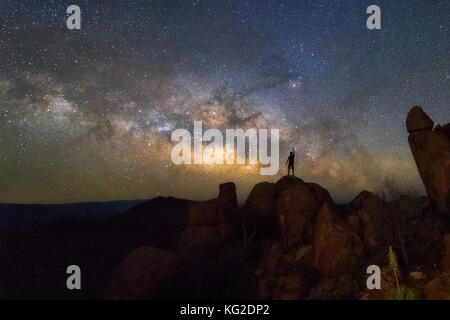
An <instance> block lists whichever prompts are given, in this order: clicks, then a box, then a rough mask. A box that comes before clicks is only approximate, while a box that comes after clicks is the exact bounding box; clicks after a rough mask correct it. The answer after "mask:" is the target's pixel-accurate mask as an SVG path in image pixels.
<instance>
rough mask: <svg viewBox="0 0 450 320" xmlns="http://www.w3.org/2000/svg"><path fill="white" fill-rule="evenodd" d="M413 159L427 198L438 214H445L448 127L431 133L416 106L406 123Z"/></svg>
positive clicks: (449, 154)
mask: <svg viewBox="0 0 450 320" xmlns="http://www.w3.org/2000/svg"><path fill="white" fill-rule="evenodd" d="M406 126H407V129H408V132H409V133H410V134H409V137H408V142H409V145H410V147H411V151H412V154H413V156H414V160H415V162H416V165H417V168H418V170H419V174H420V177H421V178H422V182H423V184H424V186H425V189H426V191H427V194H428V196H429V197H430V199H431V200H432V202H433V204H434V205H435V206H436V207H437V209H438V211H441V212H448V199H449V197H450V195H449V190H450V140H449V137H448V132H447V130H448V125H445V126H442V127H441V126H439V128H437V129H435V130H432V128H433V122H432V121H431V119H429V117H428V116H427V115H426V114H425V113H424V112H423V110H422V109H421V108H419V107H414V108H412V109H411V111H410V112H409V114H408V119H407V120H406Z"/></svg>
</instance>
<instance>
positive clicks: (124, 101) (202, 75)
mask: <svg viewBox="0 0 450 320" xmlns="http://www.w3.org/2000/svg"><path fill="white" fill-rule="evenodd" d="M71 4H76V5H79V6H80V8H81V17H82V21H81V30H73V31H70V30H68V29H67V27H66V18H67V14H66V8H67V7H68V6H69V5H71ZM372 4H376V5H379V6H380V7H381V16H382V22H381V27H382V28H381V30H368V29H367V28H366V19H367V17H368V15H367V14H366V8H367V7H368V6H369V5H372ZM0 48H1V49H0V202H24V203H62V202H78V201H102V200H117V199H146V198H152V197H155V196H158V195H164V196H169V195H171V196H176V197H184V198H190V199H207V198H212V197H215V196H216V194H217V192H218V184H219V183H222V182H227V181H233V182H235V183H236V185H237V190H238V195H239V198H240V199H241V200H242V199H245V197H246V196H247V194H248V192H249V190H250V189H251V187H252V186H253V185H254V184H255V183H257V182H260V181H276V180H277V179H278V178H280V177H281V176H282V175H284V174H286V172H287V170H286V168H285V167H284V162H285V160H286V158H287V156H288V153H289V149H290V148H292V147H293V146H295V148H296V150H297V156H296V173H297V175H298V176H300V177H301V178H303V179H304V180H307V181H311V182H317V183H319V184H321V185H322V186H324V187H325V188H327V189H328V190H329V191H330V192H331V194H332V195H333V196H334V198H335V199H336V200H337V201H347V200H350V199H351V198H352V197H353V196H355V195H356V194H357V193H359V191H361V190H362V189H368V190H372V191H375V190H376V189H377V188H378V186H379V185H380V182H381V181H382V179H383V178H384V177H394V178H395V179H396V180H397V182H398V183H399V185H400V186H401V187H408V188H409V187H413V188H417V189H419V190H423V187H422V183H421V181H420V178H419V175H418V172H417V169H416V166H415V163H414V160H413V158H412V155H411V151H410V149H409V146H408V142H407V132H406V128H405V124H404V122H405V119H406V115H407V113H408V111H409V110H410V108H411V107H412V106H414V105H421V106H422V107H423V108H424V110H425V111H426V112H427V113H428V114H429V115H430V117H431V118H432V119H433V120H434V121H435V123H447V122H450V112H449V110H450V107H449V105H450V90H449V88H450V1H448V0H443V1H437V0H436V1H424V0H414V1H412V0H411V1H400V0H399V1H392V0H389V1H372V0H371V1H365V0H363V1H352V0H346V1H332V0H327V1H319V0H313V1H301V0H296V1H281V0H279V1H261V0H259V1H257V0H255V1H250V0H246V1H240V0H229V1H225V0H217V1H213V0H195V1H188V0H183V1H171V0H164V1H131V0H128V1H119V0H115V1H104V2H103V1H75V0H74V1H56V0H55V1H25V0H24V1H8V0H6V1H5V0H2V1H0ZM194 120H202V121H203V125H204V127H205V128H219V129H225V128H244V129H245V128H266V129H267V128H279V129H280V137H281V141H280V155H281V159H280V162H281V163H280V172H279V174H278V175H277V176H261V175H260V174H259V169H258V167H257V166H248V165H212V166H211V165H210V166H208V165H191V166H176V165H173V164H172V162H171V158H170V153H171V149H172V147H173V146H174V144H175V143H174V142H172V141H171V140H170V135H171V132H172V131H173V130H175V129H177V128H187V129H189V130H192V127H193V122H194Z"/></svg>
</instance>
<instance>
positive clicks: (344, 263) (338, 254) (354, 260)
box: [313, 203, 364, 277]
mask: <svg viewBox="0 0 450 320" xmlns="http://www.w3.org/2000/svg"><path fill="white" fill-rule="evenodd" d="M313 247H314V264H315V265H316V267H317V268H318V269H319V271H320V272H321V273H322V275H324V276H326V277H334V276H337V275H340V274H344V273H348V272H352V271H353V270H354V268H355V267H356V266H357V265H358V264H359V262H360V261H361V257H362V255H363V253H364V252H363V251H364V245H363V242H362V240H361V239H360V237H359V236H358V235H357V233H356V232H355V231H353V230H352V228H351V227H350V226H348V225H346V224H345V223H344V222H343V221H342V220H341V219H340V218H339V217H338V216H337V214H336V213H335V212H334V210H333V207H332V204H330V203H326V204H324V205H323V206H322V208H321V210H320V213H319V216H318V217H317V221H316V226H315V230H314V242H313Z"/></svg>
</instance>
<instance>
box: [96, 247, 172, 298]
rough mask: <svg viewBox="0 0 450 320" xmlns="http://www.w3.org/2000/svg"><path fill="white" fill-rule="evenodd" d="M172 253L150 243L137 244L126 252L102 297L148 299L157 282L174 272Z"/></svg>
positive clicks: (158, 284) (153, 291)
mask: <svg viewBox="0 0 450 320" xmlns="http://www.w3.org/2000/svg"><path fill="white" fill-rule="evenodd" d="M175 270H176V258H175V253H174V252H172V251H169V250H163V249H159V248H154V247H140V248H137V249H134V250H133V251H131V253H129V254H128V255H127V256H126V257H125V258H124V260H123V261H122V262H121V263H120V265H119V266H118V267H117V268H116V270H115V271H114V272H113V276H112V278H111V280H110V282H109V285H108V288H107V290H106V296H105V298H106V299H111V300H116V299H117V300H123V299H151V298H157V296H155V293H156V292H155V291H157V290H158V287H159V286H160V284H161V282H163V281H165V280H168V279H171V278H172V277H174V275H175Z"/></svg>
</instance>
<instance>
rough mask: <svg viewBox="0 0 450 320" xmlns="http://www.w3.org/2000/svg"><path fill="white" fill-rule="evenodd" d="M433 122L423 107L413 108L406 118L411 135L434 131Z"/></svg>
mask: <svg viewBox="0 0 450 320" xmlns="http://www.w3.org/2000/svg"><path fill="white" fill-rule="evenodd" d="M433 126H434V123H433V120H431V119H430V117H429V116H428V115H427V114H426V113H425V112H424V111H423V110H422V108H421V107H419V106H415V107H413V108H412V109H411V110H410V111H409V113H408V117H407V118H406V129H407V130H408V132H409V133H411V132H414V131H421V130H426V131H430V130H433Z"/></svg>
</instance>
